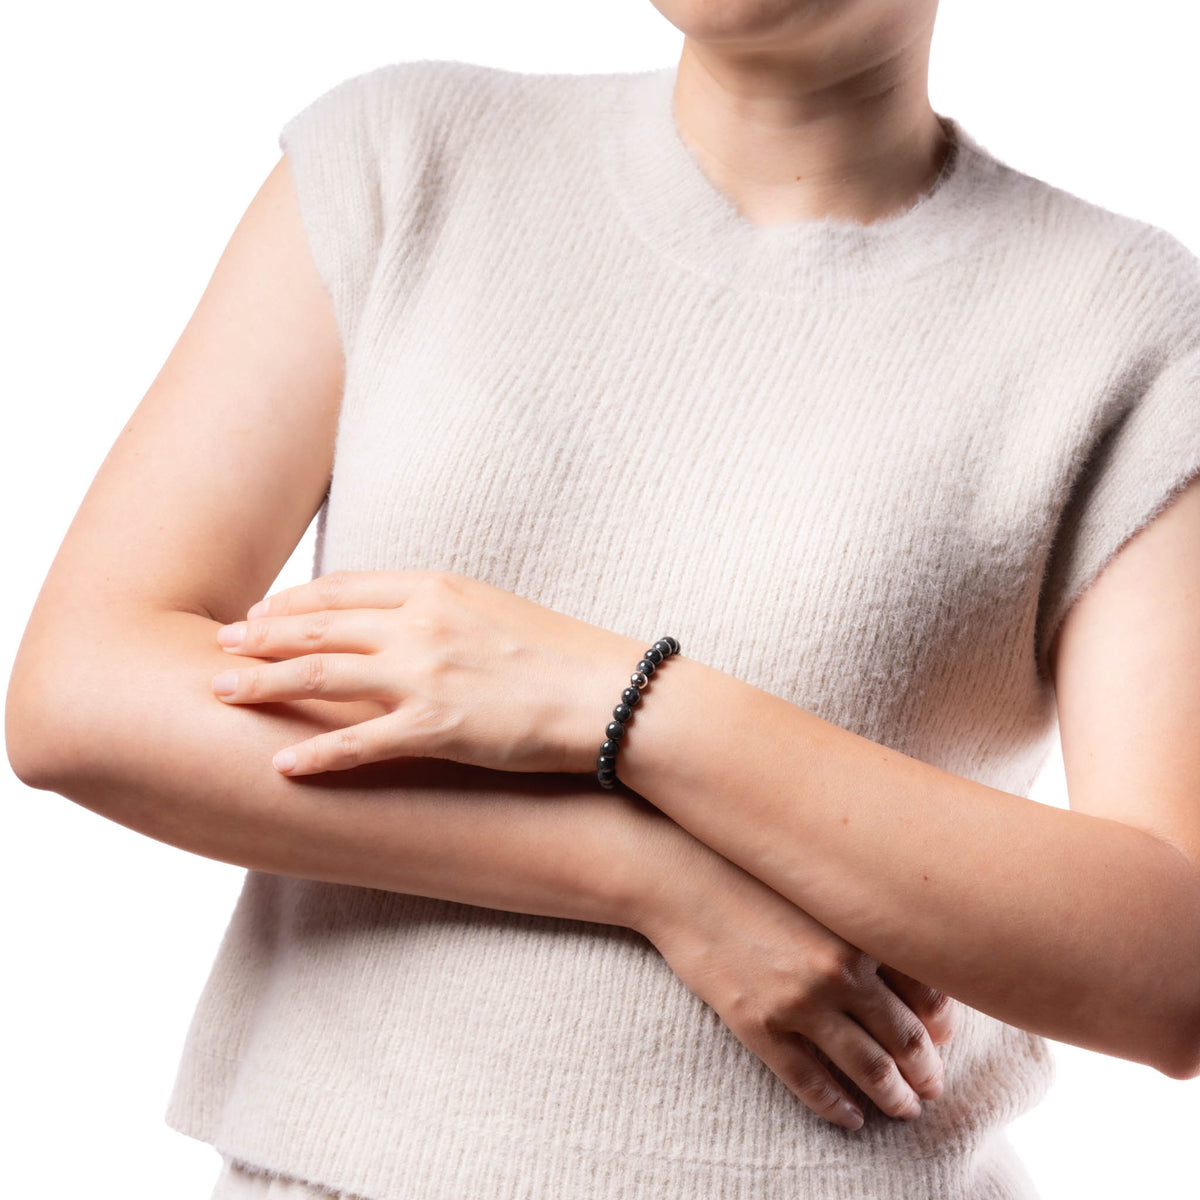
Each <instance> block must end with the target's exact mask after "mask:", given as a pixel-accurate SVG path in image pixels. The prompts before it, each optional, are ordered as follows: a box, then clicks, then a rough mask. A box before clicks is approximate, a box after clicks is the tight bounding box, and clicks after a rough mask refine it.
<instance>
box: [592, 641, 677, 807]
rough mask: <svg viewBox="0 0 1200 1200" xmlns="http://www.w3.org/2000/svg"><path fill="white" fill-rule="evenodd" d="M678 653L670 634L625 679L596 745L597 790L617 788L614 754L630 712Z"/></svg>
mask: <svg viewBox="0 0 1200 1200" xmlns="http://www.w3.org/2000/svg"><path fill="white" fill-rule="evenodd" d="M678 653H679V642H678V641H677V640H676V639H675V638H673V637H671V635H670V634H666V635H664V636H663V637H660V638H659V639H658V641H657V642H655V643H654V645H653V646H651V647H650V649H649V650H647V651H646V653H645V654H644V655H642V661H641V662H640V663H638V665H637V670H635V671H634V673H633V674H632V675H631V676H630V677H629V684H630V686H629V687H627V688H626V689H625V690H624V691H623V692H622V693H621V703H620V704H618V705H617V707H616V708H614V709H613V719H612V720H611V721H610V722H609V723H608V726H607V727H606V728H605V730H604V733H605V738H604V741H603V742H601V744H600V757H599V758H597V759H596V778H597V779H598V780H599V781H600V786H601V787H603V788H614V787H616V786H617V750H618V748H619V747H620V745H621V739H622V738H623V737H624V736H625V726H626V724H627V723H628V722H629V720H630V718H631V717H632V716H633V710H634V709H635V708H636V707H637V704H638V701H639V700H640V699H641V698H642V690H643V689H644V688H645V687H646V685H647V684H648V683H649V682H650V676H651V675H653V674H654V669H655V668H656V667H657V666H658V664H659V663H660V662H662V661H663V659H664V658H670V657H671V655H672V654H678Z"/></svg>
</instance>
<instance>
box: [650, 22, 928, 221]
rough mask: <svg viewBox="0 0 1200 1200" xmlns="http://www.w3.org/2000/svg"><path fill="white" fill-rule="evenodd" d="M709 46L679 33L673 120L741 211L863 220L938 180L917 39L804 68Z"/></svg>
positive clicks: (906, 202)
mask: <svg viewBox="0 0 1200 1200" xmlns="http://www.w3.org/2000/svg"><path fill="white" fill-rule="evenodd" d="M713 51H714V47H713V46H711V45H704V44H699V43H695V42H693V41H692V39H690V38H688V39H685V42H684V47H683V52H682V54H681V56H680V59H679V65H678V69H677V72H676V82H675V90H674V97H673V106H674V115H675V121H676V124H677V126H678V128H679V132H680V136H681V137H682V138H683V140H684V142H685V143H686V144H687V146H688V148H689V149H690V150H691V152H692V153H693V155H694V156H695V158H696V160H697V162H698V164H699V165H700V167H701V168H702V169H703V171H704V173H705V174H706V175H707V176H708V177H709V179H710V180H711V181H712V183H713V184H714V186H716V187H718V188H719V189H720V190H721V191H723V192H725V193H726V194H727V195H728V196H729V197H730V198H731V199H732V200H733V201H734V203H735V204H736V205H737V208H738V210H739V211H740V212H741V213H742V215H743V216H744V217H745V218H746V219H747V220H749V221H751V222H753V223H755V224H759V225H786V224H791V223H793V222H798V221H803V220H809V219H813V218H821V217H831V218H833V219H835V220H841V221H853V222H857V223H860V224H869V223H870V222H872V221H876V220H879V219H881V218H884V217H887V216H890V215H892V214H894V213H896V212H899V211H901V210H903V209H905V208H908V207H909V206H910V205H912V204H913V203H915V202H916V200H917V198H918V197H919V196H920V195H921V194H923V193H925V192H927V191H928V190H929V189H930V187H931V186H932V185H933V183H934V181H935V180H936V179H937V177H938V174H939V173H940V171H941V169H942V166H943V163H944V161H945V157H946V154H947V151H948V149H949V146H948V142H947V139H946V134H945V131H944V130H943V128H942V126H941V124H940V123H939V121H938V119H937V116H936V115H935V113H934V111H933V109H932V107H931V105H930V102H929V96H928V91H927V85H926V80H927V74H928V47H927V45H926V44H925V43H924V42H922V41H917V42H915V43H913V44H911V45H908V46H905V47H901V48H899V49H896V50H894V51H893V53H892V54H891V55H890V56H889V57H886V58H884V59H882V60H880V61H851V62H846V61H844V60H839V59H837V58H836V57H835V58H833V59H832V60H829V59H825V60H822V61H820V65H819V66H816V67H814V68H813V69H811V70H809V69H808V68H807V67H806V66H805V65H804V64H803V63H801V64H797V63H795V62H789V63H788V65H787V66H786V67H781V66H780V64H779V63H778V62H773V61H772V62H767V61H764V60H763V59H761V58H753V59H751V58H747V57H743V58H740V59H738V58H733V57H730V56H728V55H725V54H715V53H714V52H713Z"/></svg>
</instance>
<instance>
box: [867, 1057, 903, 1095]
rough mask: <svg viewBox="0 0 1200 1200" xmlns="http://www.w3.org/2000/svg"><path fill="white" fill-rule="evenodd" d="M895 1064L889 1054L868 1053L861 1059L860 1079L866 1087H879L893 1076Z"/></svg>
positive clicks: (888, 1081)
mask: <svg viewBox="0 0 1200 1200" xmlns="http://www.w3.org/2000/svg"><path fill="white" fill-rule="evenodd" d="M895 1073H896V1064H895V1063H894V1062H893V1061H892V1058H891V1056H890V1055H889V1054H886V1053H882V1052H881V1053H873V1054H868V1055H867V1057H866V1059H865V1060H864V1061H863V1068H862V1079H863V1082H864V1083H866V1084H867V1086H868V1087H872V1088H881V1087H883V1085H884V1084H885V1083H890V1082H891V1081H892V1080H893V1078H894V1077H895Z"/></svg>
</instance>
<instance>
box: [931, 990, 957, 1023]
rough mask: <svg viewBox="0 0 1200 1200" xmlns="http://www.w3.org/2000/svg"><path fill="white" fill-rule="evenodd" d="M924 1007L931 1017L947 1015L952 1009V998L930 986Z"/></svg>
mask: <svg viewBox="0 0 1200 1200" xmlns="http://www.w3.org/2000/svg"><path fill="white" fill-rule="evenodd" d="M924 1007H925V1011H926V1012H927V1013H928V1014H929V1015H930V1016H931V1017H947V1016H949V1015H950V1013H951V1012H952V1011H953V1009H954V998H953V997H952V996H947V995H946V993H945V992H938V991H934V989H933V988H930V989H929V996H928V998H927V999H926V1000H925V1004H924Z"/></svg>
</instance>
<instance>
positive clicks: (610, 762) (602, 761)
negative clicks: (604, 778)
mask: <svg viewBox="0 0 1200 1200" xmlns="http://www.w3.org/2000/svg"><path fill="white" fill-rule="evenodd" d="M616 765H617V756H616V755H615V754H600V755H597V756H596V770H597V771H601V770H603V769H604V768H605V767H615V766H616Z"/></svg>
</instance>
